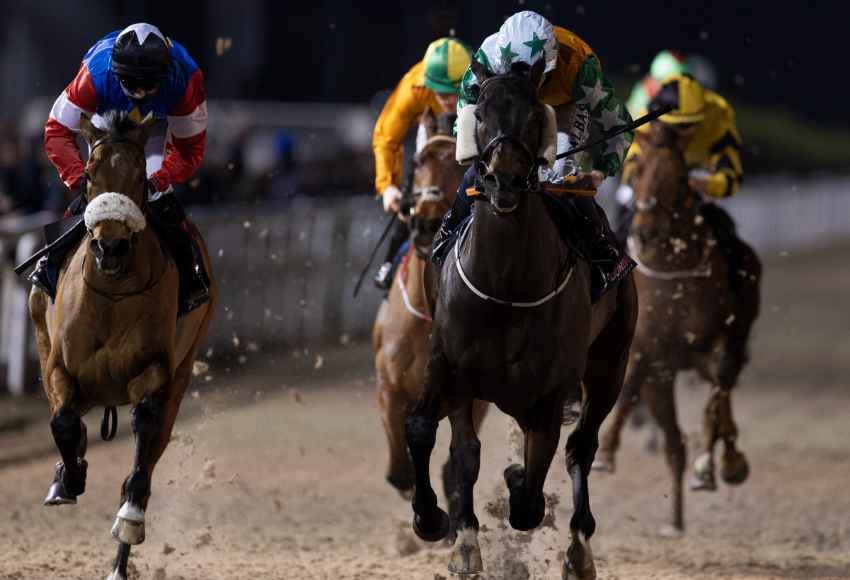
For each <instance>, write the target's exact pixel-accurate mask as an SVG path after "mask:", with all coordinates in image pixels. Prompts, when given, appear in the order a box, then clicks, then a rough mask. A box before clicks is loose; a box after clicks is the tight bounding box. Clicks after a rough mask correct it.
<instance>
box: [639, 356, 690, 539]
mask: <svg viewBox="0 0 850 580" xmlns="http://www.w3.org/2000/svg"><path fill="white" fill-rule="evenodd" d="M674 387H675V375H674V374H672V373H666V374H665V375H664V377H663V378H662V377H660V376H659V378H658V380H657V381H656V383H655V384H654V385H653V388H652V389H649V390H648V391H647V393H646V397H645V399H646V402H647V403H648V405H649V410H650V411H651V412H652V416H653V417H654V418H655V421H656V422H657V423H658V425H659V426H660V427H661V429H662V430H663V431H664V443H665V448H666V452H667V465H668V466H669V467H670V472H671V475H672V478H673V490H672V492H673V514H672V523H671V526H670V527H664V528H662V534H663V535H669V536H675V535H678V534H679V533H681V532H682V531H683V530H684V529H685V522H684V515H683V510H684V506H683V495H682V478H683V477H684V474H685V456H686V449H685V442H684V441H683V438H682V432H681V431H680V430H679V422H678V419H677V418H676V393H675V388H674Z"/></svg>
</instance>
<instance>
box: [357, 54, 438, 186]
mask: <svg viewBox="0 0 850 580" xmlns="http://www.w3.org/2000/svg"><path fill="white" fill-rule="evenodd" d="M424 74H425V64H424V63H423V62H420V63H418V64H416V65H415V66H414V67H413V68H411V69H410V70H409V71H408V72H407V74H406V75H404V77H403V78H402V79H401V82H400V83H399V84H398V86H397V87H396V88H395V90H394V91H393V92H392V94H391V95H390V98H389V99H387V103H386V104H385V105H384V110H383V111H381V115H380V116H379V117H378V120H377V122H376V123H375V129H374V132H373V133H372V150H373V151H374V153H375V190H376V191H377V192H378V193H379V194H380V193H381V192H383V191H384V189H386V188H387V187H388V186H390V185H395V186H397V187H399V188H400V187H401V181H402V175H401V173H402V160H403V157H404V138H405V135H406V134H407V132H408V131H409V130H410V128H411V127H412V126H413V125H414V124H415V123H416V122H417V121H418V119H419V116H420V115H421V114H422V113H423V112H425V109H427V108H430V109H431V110H433V111H434V112H435V113H436V112H438V111H439V106H438V104H437V101H436V97H435V96H434V93H433V92H432V91H431V90H430V89H428V88H426V87H425V86H424V85H423V81H424Z"/></svg>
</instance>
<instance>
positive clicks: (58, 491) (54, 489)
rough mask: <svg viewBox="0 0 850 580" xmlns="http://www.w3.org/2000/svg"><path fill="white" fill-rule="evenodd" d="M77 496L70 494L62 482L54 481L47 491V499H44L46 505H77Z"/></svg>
mask: <svg viewBox="0 0 850 580" xmlns="http://www.w3.org/2000/svg"><path fill="white" fill-rule="evenodd" d="M76 503H77V496H75V495H73V494H70V493H68V490H66V489H65V484H63V483H62V482H61V481H54V482H53V483H52V484H51V485H50V489H48V490H47V497H45V498H44V505H46V506H54V505H75V504H76Z"/></svg>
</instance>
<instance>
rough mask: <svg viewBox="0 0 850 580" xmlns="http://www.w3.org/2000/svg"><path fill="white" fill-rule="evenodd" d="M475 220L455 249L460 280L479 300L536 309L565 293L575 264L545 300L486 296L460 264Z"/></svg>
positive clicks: (467, 223) (469, 223)
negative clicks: (519, 299)
mask: <svg viewBox="0 0 850 580" xmlns="http://www.w3.org/2000/svg"><path fill="white" fill-rule="evenodd" d="M474 219H475V217H474V216H473V217H471V218H470V219H469V221H467V222H466V225H465V226H464V227H463V230H462V231H461V233H460V235H459V236H458V239H457V242H455V248H454V253H455V268H456V269H457V273H458V275H459V276H460V279H461V280H463V283H464V284H465V285H466V287H467V288H468V289H469V290H470V291H471V292H472V293H473V294H475V295H476V296H478V297H479V298H481V299H482V300H484V301H485V302H494V303H496V304H501V305H502V306H510V307H512V308H534V307H536V306H542V305H543V304H546V303H547V302H549V301H550V300H551V299H552V298H554V297H555V296H557V295H558V294H560V293H561V292H563V290H564V288H566V287H567V284H568V283H569V281H570V279H572V277H573V272H574V271H575V263H573V264H571V265H570V269H569V270H568V271H567V273H566V275H565V276H564V279H563V280H562V281H561V283H560V284H559V285H558V287H557V288H555V289H554V290H552V291H551V292H549V294H547V295H546V296H544V297H543V298H540V299H538V300H534V301H532V302H514V301H511V300H502V299H501V298H496V297H494V296H490V295H489V294H486V293H484V292H483V291H481V290H479V289H478V288H477V287H476V286H475V285H474V284H473V283H472V281H471V280H470V279H469V277H468V276H467V275H466V272H464V271H463V266H462V265H461V263H460V250H459V248H460V247H461V246H462V245H463V243H464V242H465V241H466V238H467V235H468V234H469V229H470V226H471V225H472V221H473V220H474Z"/></svg>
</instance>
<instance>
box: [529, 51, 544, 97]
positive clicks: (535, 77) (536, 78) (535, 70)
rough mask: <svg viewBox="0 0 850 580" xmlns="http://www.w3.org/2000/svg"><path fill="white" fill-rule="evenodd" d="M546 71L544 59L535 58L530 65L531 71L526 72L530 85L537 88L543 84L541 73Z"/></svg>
mask: <svg viewBox="0 0 850 580" xmlns="http://www.w3.org/2000/svg"><path fill="white" fill-rule="evenodd" d="M545 72H546V59H545V58H540V59H537V62H535V63H534V64H533V65H531V71H530V72H529V73H528V78H529V79H530V80H531V85H532V86H533V87H534V88H535V89H539V88H540V85H542V84H543V74H544V73H545Z"/></svg>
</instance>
